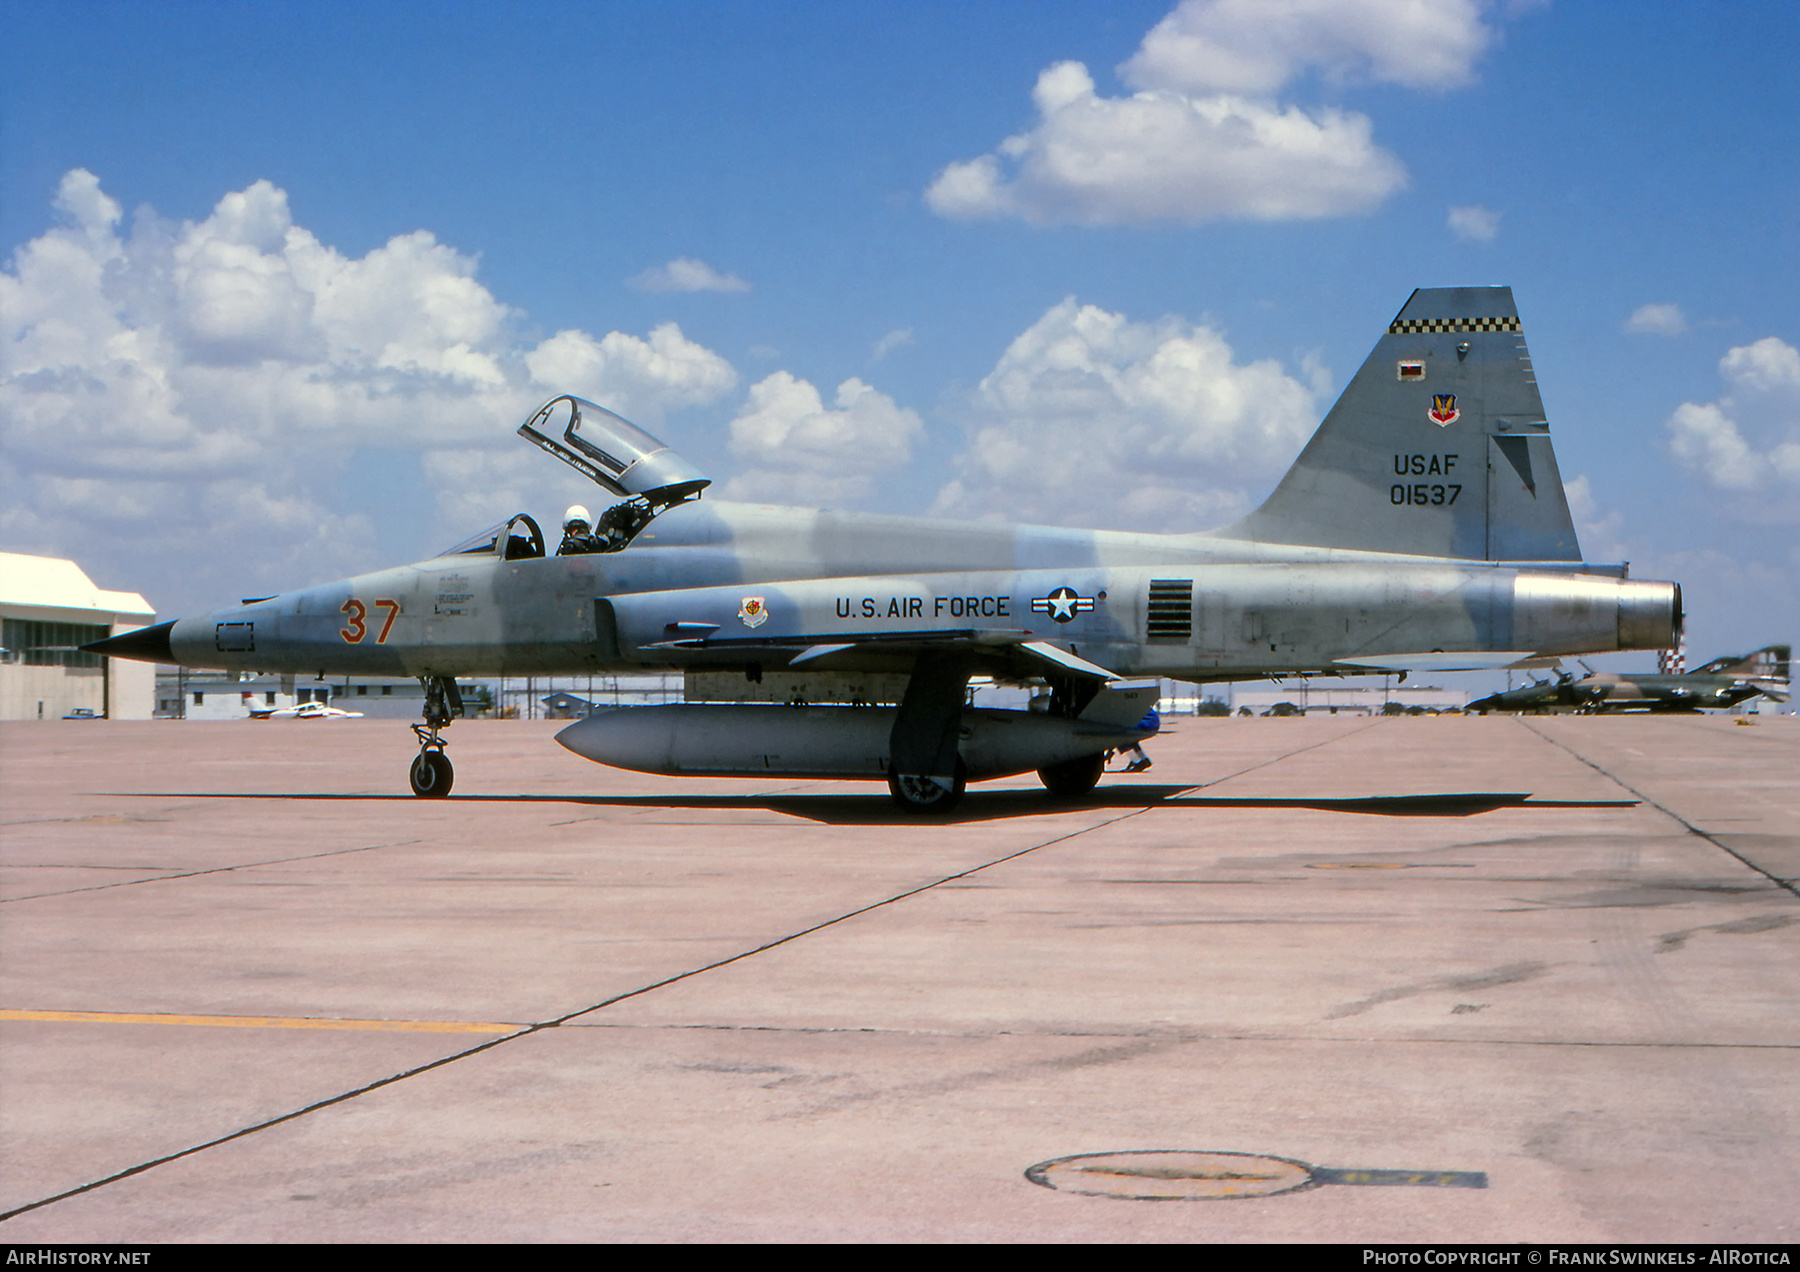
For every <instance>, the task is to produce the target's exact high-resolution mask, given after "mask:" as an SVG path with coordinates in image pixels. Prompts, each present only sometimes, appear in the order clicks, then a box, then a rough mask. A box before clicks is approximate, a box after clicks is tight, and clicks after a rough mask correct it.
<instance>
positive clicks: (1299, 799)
mask: <svg viewBox="0 0 1800 1272" xmlns="http://www.w3.org/2000/svg"><path fill="white" fill-rule="evenodd" d="M1197 789H1203V788H1195V787H1192V786H1120V787H1113V788H1110V789H1108V788H1105V787H1102V788H1101V789H1099V790H1097V791H1095V792H1093V793H1092V794H1091V795H1089V796H1087V797H1086V798H1083V799H1078V800H1057V799H1051V798H1050V797H1049V796H1047V795H1046V794H1045V793H1044V792H1042V791H1031V790H1023V791H1020V790H1010V791H980V790H970V791H969V792H968V794H966V795H964V796H963V799H962V802H961V803H960V804H958V805H957V807H956V811H955V812H953V813H951V814H949V815H948V816H942V817H931V816H922V815H919V814H916V813H906V812H902V811H901V810H900V809H898V808H896V807H895V806H894V802H893V800H892V799H890V798H889V797H888V795H887V793H886V792H885V791H870V792H869V793H867V794H860V793H859V794H837V793H832V794H820V795H798V794H765V795H695V794H687V793H683V792H670V793H668V794H666V795H451V796H449V797H447V798H446V799H443V800H425V801H421V800H419V799H417V798H416V797H414V796H412V795H402V794H391V795H389V794H380V795H376V794H350V793H345V794H334V793H327V792H310V793H309V792H293V793H289V794H282V793H277V792H272V791H271V792H246V793H242V794H232V793H229V792H223V791H170V792H159V793H157V794H158V795H160V796H161V797H163V798H170V799H267V800H344V801H368V800H375V801H394V802H399V803H405V804H416V805H419V806H420V807H421V808H427V807H443V806H445V805H447V804H465V805H466V804H563V805H570V806H575V807H589V808H618V809H633V808H637V809H677V808H681V809H692V810H712V811H718V812H731V811H733V810H738V811H746V812H748V811H752V810H759V809H760V810H765V811H768V812H776V813H785V814H787V815H789V816H793V817H801V818H805V819H806V820H808V821H814V822H820V823H823V824H826V825H833V826H838V825H909V826H931V825H955V824H958V823H962V822H982V821H998V820H1006V819H1009V818H1015V817H1046V816H1055V815H1058V814H1063V813H1079V812H1106V811H1109V810H1118V811H1121V812H1125V811H1132V810H1140V809H1149V808H1193V809H1211V808H1217V809H1227V808H1268V809H1308V810H1311V811H1315V812H1328V813H1359V814H1362V815H1365V816H1376V817H1474V816H1477V815H1479V814H1482V813H1492V812H1497V811H1498V810H1500V809H1503V808H1524V809H1542V808H1557V809H1563V808H1635V807H1636V806H1637V804H1638V801H1637V800H1634V799H1614V800H1607V799H1533V798H1532V796H1531V793H1530V792H1529V791H1460V792H1447V793H1443V794H1433V795H1367V796H1358V797H1348V798H1328V797H1314V796H1303V795H1302V796H1290V797H1266V796H1234V795H1202V794H1198V793H1197ZM115 793H116V794H125V793H126V792H115ZM143 794H145V795H149V794H151V793H150V792H144V793H143Z"/></svg>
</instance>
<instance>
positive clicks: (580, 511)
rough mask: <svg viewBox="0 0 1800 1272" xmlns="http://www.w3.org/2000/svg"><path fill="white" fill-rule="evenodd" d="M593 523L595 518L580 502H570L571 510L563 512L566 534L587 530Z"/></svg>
mask: <svg viewBox="0 0 1800 1272" xmlns="http://www.w3.org/2000/svg"><path fill="white" fill-rule="evenodd" d="M593 524H594V519H593V518H592V517H590V516H588V510H587V509H586V508H583V507H582V506H581V505H580V504H570V505H569V510H568V511H567V512H565V513H563V533H564V534H569V533H572V532H575V531H586V530H587V528H588V527H589V526H591V525H593Z"/></svg>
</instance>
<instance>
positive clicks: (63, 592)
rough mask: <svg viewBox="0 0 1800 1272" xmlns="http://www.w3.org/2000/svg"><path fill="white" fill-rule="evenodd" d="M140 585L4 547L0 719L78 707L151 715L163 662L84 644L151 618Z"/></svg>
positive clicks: (123, 716)
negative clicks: (105, 585) (109, 585)
mask: <svg viewBox="0 0 1800 1272" xmlns="http://www.w3.org/2000/svg"><path fill="white" fill-rule="evenodd" d="M155 618H156V611H155V610H153V609H151V608H150V606H149V605H148V604H146V603H145V601H144V598H143V597H141V596H139V595H138V594H137V593H136V592H108V591H105V590H104V589H102V588H98V587H95V586H94V581H93V580H92V579H90V578H88V576H87V575H86V574H85V573H84V572H83V571H82V568H81V567H80V566H79V565H76V564H75V563H74V562H73V561H62V560H58V559H57V558H55V557H41V556H24V555H21V554H20V553H17V552H0V621H3V625H4V631H3V632H0V720H57V719H61V718H62V717H64V716H66V715H70V714H72V713H74V712H76V711H86V712H89V713H91V714H93V715H96V716H109V717H111V718H112V719H115V720H148V719H149V718H150V713H151V711H152V710H153V709H154V707H155V706H156V668H155V667H153V666H152V665H151V664H149V663H143V662H131V661H127V660H125V659H122V658H102V657H100V656H99V655H98V654H84V653H82V652H81V650H80V649H79V648H77V646H80V645H85V644H87V643H88V642H89V641H95V640H103V639H105V638H106V637H108V636H117V635H119V634H120V633H121V632H129V631H136V630H137V629H138V628H140V627H145V626H148V625H149V624H150V623H151V622H152V621H154V620H155Z"/></svg>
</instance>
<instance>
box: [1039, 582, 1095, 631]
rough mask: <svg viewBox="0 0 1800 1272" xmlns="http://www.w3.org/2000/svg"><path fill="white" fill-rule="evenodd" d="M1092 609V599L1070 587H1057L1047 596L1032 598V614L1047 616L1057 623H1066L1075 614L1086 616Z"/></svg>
mask: <svg viewBox="0 0 1800 1272" xmlns="http://www.w3.org/2000/svg"><path fill="white" fill-rule="evenodd" d="M1093 608H1094V598H1093V597H1091V596H1083V595H1081V593H1079V592H1077V591H1076V590H1075V589H1074V588H1072V587H1059V588H1057V589H1056V590H1055V591H1054V592H1052V593H1050V595H1048V596H1038V597H1034V598H1032V602H1031V612H1032V613H1033V614H1048V615H1049V616H1050V617H1051V618H1053V619H1055V620H1056V621H1057V622H1059V623H1067V622H1070V621H1072V620H1073V619H1074V617H1075V616H1076V615H1077V614H1086V613H1088V612H1090V611H1091V610H1092V609H1093Z"/></svg>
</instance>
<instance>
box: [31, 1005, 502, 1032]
mask: <svg viewBox="0 0 1800 1272" xmlns="http://www.w3.org/2000/svg"><path fill="white" fill-rule="evenodd" d="M0 1020H45V1021H60V1022H64V1023H68V1022H73V1023H76V1024H95V1025H206V1026H212V1027H214V1028H223V1029H366V1030H375V1031H377V1032H381V1031H387V1032H398V1033H478V1034H507V1033H517V1032H518V1031H519V1030H521V1029H523V1028H525V1026H524V1025H509V1024H502V1023H499V1022H497V1021H488V1020H334V1019H331V1018H329V1017H320V1016H177V1015H171V1014H166V1013H162V1012H121V1011H17V1010H11V1009H5V1008H0Z"/></svg>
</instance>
